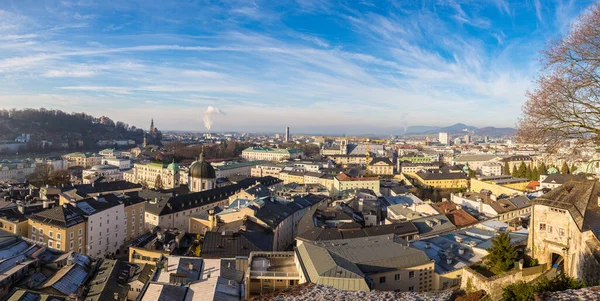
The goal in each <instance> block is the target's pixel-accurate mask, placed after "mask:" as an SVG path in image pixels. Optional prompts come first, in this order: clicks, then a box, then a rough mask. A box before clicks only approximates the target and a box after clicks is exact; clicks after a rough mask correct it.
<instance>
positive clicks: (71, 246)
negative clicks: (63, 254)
mask: <svg viewBox="0 0 600 301" xmlns="http://www.w3.org/2000/svg"><path fill="white" fill-rule="evenodd" d="M69 250H73V241H71V243H69Z"/></svg>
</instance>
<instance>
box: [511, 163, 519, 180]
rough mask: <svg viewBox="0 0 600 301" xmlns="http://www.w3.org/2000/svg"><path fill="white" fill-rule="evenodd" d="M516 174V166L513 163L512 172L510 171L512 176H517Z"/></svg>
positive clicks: (517, 172)
mask: <svg viewBox="0 0 600 301" xmlns="http://www.w3.org/2000/svg"><path fill="white" fill-rule="evenodd" d="M518 174H519V171H518V170H517V166H516V165H513V169H512V173H511V175H512V177H513V178H518Z"/></svg>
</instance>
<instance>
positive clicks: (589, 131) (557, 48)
mask: <svg viewBox="0 0 600 301" xmlns="http://www.w3.org/2000/svg"><path fill="white" fill-rule="evenodd" d="M599 40H600V3H595V4H593V5H591V6H590V8H589V9H588V10H587V11H585V12H584V13H583V14H581V15H580V16H579V18H578V20H576V21H575V22H574V23H573V24H572V26H571V29H570V31H569V32H568V34H567V35H566V36H565V37H563V38H562V39H560V40H557V41H555V42H553V43H550V45H549V47H548V48H547V49H546V50H545V51H543V52H542V57H541V61H542V70H541V71H542V72H541V73H540V76H539V77H538V78H537V80H536V83H537V85H536V88H535V89H534V90H533V91H528V92H527V100H526V102H525V104H524V105H523V114H522V116H521V118H520V119H519V121H518V125H517V127H518V137H519V138H520V140H521V141H526V142H529V143H538V144H546V145H548V146H549V149H550V150H555V149H556V148H557V147H559V146H561V145H562V144H563V143H564V141H566V140H568V139H577V141H578V142H579V143H580V144H590V143H593V144H598V143H599V142H600V68H598V60H599V58H600V43H599V42H598V41H599Z"/></svg>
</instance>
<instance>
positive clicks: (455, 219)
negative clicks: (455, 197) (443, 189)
mask: <svg viewBox="0 0 600 301" xmlns="http://www.w3.org/2000/svg"><path fill="white" fill-rule="evenodd" d="M433 206H434V207H435V208H436V209H437V210H438V211H440V212H441V213H443V214H445V215H446V217H448V219H449V220H450V222H451V223H452V224H454V225H455V226H456V227H459V228H461V227H465V226H469V225H473V224H476V223H478V222H479V220H478V219H476V218H475V217H473V216H472V215H470V214H469V213H468V212H467V211H465V210H463V209H458V208H457V207H456V204H455V203H453V202H448V201H446V202H440V203H434V204H433Z"/></svg>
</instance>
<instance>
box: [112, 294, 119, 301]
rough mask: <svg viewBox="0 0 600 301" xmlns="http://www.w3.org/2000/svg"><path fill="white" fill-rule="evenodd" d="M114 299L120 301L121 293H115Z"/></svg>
mask: <svg viewBox="0 0 600 301" xmlns="http://www.w3.org/2000/svg"><path fill="white" fill-rule="evenodd" d="M113 299H114V300H115V301H119V293H114V294H113Z"/></svg>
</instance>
